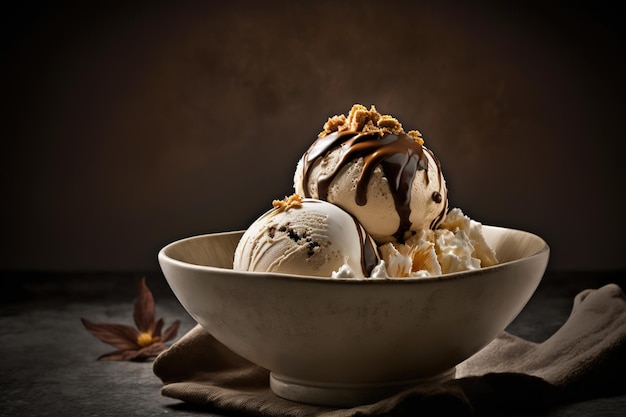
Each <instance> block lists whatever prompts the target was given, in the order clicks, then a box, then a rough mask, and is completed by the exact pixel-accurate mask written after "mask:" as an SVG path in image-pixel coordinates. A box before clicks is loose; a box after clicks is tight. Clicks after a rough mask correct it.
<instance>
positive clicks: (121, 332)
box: [81, 318, 140, 350]
mask: <svg viewBox="0 0 626 417" xmlns="http://www.w3.org/2000/svg"><path fill="white" fill-rule="evenodd" d="M81 321H82V322H83V326H85V328H86V329H87V330H88V331H89V332H90V333H91V334H92V335H94V336H95V337H97V338H98V339H100V340H101V341H102V342H104V343H107V344H109V345H112V346H115V347H116V348H118V349H121V350H126V349H139V347H140V346H139V345H138V344H137V334H138V333H137V330H135V329H133V328H132V327H130V326H127V325H125V324H112V323H93V322H91V321H89V320H87V319H83V318H81Z"/></svg>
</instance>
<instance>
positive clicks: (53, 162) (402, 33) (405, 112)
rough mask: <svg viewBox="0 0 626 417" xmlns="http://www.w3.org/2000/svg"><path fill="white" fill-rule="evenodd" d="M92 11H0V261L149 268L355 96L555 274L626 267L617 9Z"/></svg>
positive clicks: (31, 7) (273, 185)
mask: <svg viewBox="0 0 626 417" xmlns="http://www.w3.org/2000/svg"><path fill="white" fill-rule="evenodd" d="M88 3H89V4H90V5H89V6H85V5H82V6H78V5H72V4H71V3H68V2H54V5H43V4H37V3H32V2H22V3H20V5H19V6H14V8H13V9H11V10H8V11H7V12H6V13H3V16H2V20H3V22H2V23H3V26H2V27H3V34H2V37H3V40H2V42H3V48H4V52H3V56H4V58H3V60H4V63H3V67H2V84H1V85H0V87H1V88H2V99H3V100H2V102H3V103H2V115H1V116H0V117H1V122H2V125H1V132H2V133H1V135H2V149H3V150H2V153H1V168H0V169H1V171H0V175H1V177H2V179H1V181H2V182H1V183H0V185H1V187H2V195H3V203H2V213H1V214H2V216H1V223H0V227H1V231H2V239H1V241H2V243H1V247H0V268H1V269H34V270H41V269H49V270H120V269H121V270H129V269H130V270H145V269H156V268H158V265H157V262H156V253H157V251H158V249H159V248H160V247H162V246H163V245H165V244H166V243H169V242H170V241H172V240H174V239H178V238H182V237H186V236H189V235H194V234H201V233H207V232H217V231H227V230H234V229H241V228H245V227H246V226H247V225H248V224H249V223H250V222H251V221H253V220H254V219H255V218H256V216H257V215H259V214H260V213H261V212H263V211H265V210H266V209H267V208H269V206H270V202H271V200H272V199H274V198H280V197H282V196H284V195H285V194H289V193H291V176H292V172H293V169H294V167H295V163H296V161H297V159H298V158H299V156H300V155H301V154H302V152H303V151H304V150H305V149H306V147H307V146H308V144H309V143H310V142H311V141H312V140H313V139H314V138H315V136H316V134H317V133H318V131H319V130H320V129H321V126H322V124H323V123H324V121H325V120H326V119H327V118H328V117H329V116H332V115H334V114H337V113H344V112H347V111H348V110H349V108H350V106H351V105H352V104H353V103H361V104H364V105H367V106H369V105H371V104H374V105H376V106H377V108H378V109H379V110H380V111H381V112H383V113H390V114H393V115H394V116H396V117H398V118H399V119H400V121H401V122H402V123H403V125H404V127H405V128H408V129H414V128H416V129H419V130H421V131H422V133H423V135H424V137H425V139H426V143H427V145H428V146H429V147H430V148H431V149H433V150H434V151H435V152H436V153H437V154H438V156H439V157H440V159H441V161H442V163H443V167H444V173H445V174H446V178H447V180H448V186H449V189H450V203H451V205H452V206H459V207H461V208H463V209H464V211H465V212H466V213H467V214H469V215H470V216H472V217H473V218H475V219H476V220H479V221H481V222H483V223H486V224H495V225H501V226H507V227H516V228H522V229H527V230H530V231H533V232H536V233H538V234H540V235H541V236H543V237H544V238H545V239H546V240H547V241H548V243H549V244H550V245H551V247H552V259H551V263H550V267H551V268H553V269H624V268H626V257H625V256H623V253H624V243H623V242H624V236H625V234H626V227H625V226H624V223H625V221H624V220H623V217H622V216H623V214H622V211H623V209H622V207H623V206H622V205H621V200H622V194H623V192H624V190H623V176H624V175H623V173H624V166H623V155H624V127H623V125H624V123H623V120H624V117H625V112H624V110H625V108H624V107H625V106H624V92H625V88H624V80H623V75H624V69H625V65H624V48H623V37H622V34H623V31H622V30H621V29H619V27H618V17H619V14H618V13H617V10H616V9H615V10H613V9H611V8H608V7H607V6H604V7H603V8H602V7H600V6H592V5H591V4H592V3H591V2H589V4H587V3H580V2H579V3H571V2H567V3H565V2H563V3H562V4H558V3H543V2H537V3H535V2H530V3H528V2H524V5H521V4H518V5H510V4H507V5H499V6H497V5H495V4H491V3H486V2H467V3H466V4H465V3H453V2H437V3H438V5H437V6H435V5H426V4H419V3H418V4H414V3H411V2H408V1H392V0H387V1H382V2H369V1H361V2H341V5H340V6H339V5H336V4H335V3H339V2H331V1H316V2H283V3H281V2H261V1H256V2H250V1H249V2H236V1H233V2H222V3H219V2H199V1H198V2H189V1H186V2H169V3H167V2H150V3H147V2H142V3H134V5H132V6H131V5H124V6H121V5H116V4H115V3H111V2H106V3H99V2H95V3H94V2H88ZM416 3H417V2H416ZM503 3H508V2H503ZM516 3H517V2H516ZM520 3H522V2H520ZM461 4H464V5H461Z"/></svg>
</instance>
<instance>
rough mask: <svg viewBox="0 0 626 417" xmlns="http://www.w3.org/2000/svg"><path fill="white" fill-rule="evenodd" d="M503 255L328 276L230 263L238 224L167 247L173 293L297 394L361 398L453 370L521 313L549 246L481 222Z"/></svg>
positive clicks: (326, 400)
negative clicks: (389, 275) (394, 275)
mask: <svg viewBox="0 0 626 417" xmlns="http://www.w3.org/2000/svg"><path fill="white" fill-rule="evenodd" d="M483 231H484V234H485V238H486V239H487V241H488V242H489V243H490V244H491V245H492V247H493V248H494V249H495V251H496V254H497V255H498V259H499V260H500V261H501V263H500V264H498V265H496V266H493V267H488V268H483V269H480V270H475V271H467V272H461V273H454V274H448V275H443V276H440V277H431V278H412V279H366V280H355V279H331V278H317V277H303V276H295V275H286V274H270V273H252V272H239V271H233V270H232V269H231V268H232V261H233V253H234V250H235V247H236V246H237V243H238V241H239V238H240V236H241V234H242V232H228V233H217V234H210V235H201V236H195V237H190V238H187V239H182V240H179V241H176V242H173V243H171V244H169V245H167V246H166V247H164V248H163V249H162V250H161V251H160V252H159V263H160V265H161V268H162V270H163V273H164V275H165V277H166V279H167V281H168V283H169V285H170V287H171V288H172V290H173V292H174V294H175V295H176V297H177V298H178V300H179V301H180V303H181V304H182V305H183V307H184V308H185V309H186V310H187V311H188V312H189V314H190V315H191V316H192V317H193V318H194V319H195V320H196V321H197V322H198V323H200V324H201V325H202V326H203V327H204V328H205V329H207V330H208V331H209V332H210V333H211V334H212V335H213V336H215V338H216V339H217V340H219V341H220V342H222V343H223V344H224V345H226V346H227V347H228V348H230V349H231V350H233V351H234V352H236V353H238V354H239V355H241V356H243V357H245V358H247V359H249V360H250V361H252V362H254V363H256V364H258V365H260V366H262V367H264V368H267V369H268V370H270V371H271V372H272V380H271V386H272V389H274V391H275V392H276V393H277V394H278V395H281V396H283V397H287V398H289V399H293V400H297V401H304V402H311V403H318V404H327V405H353V404H356V403H363V402H369V401H372V400H375V399H376V398H377V396H381V395H384V394H385V393H386V392H387V391H389V389H391V390H393V389H394V388H398V387H400V386H406V385H408V384H411V383H415V382H416V381H420V380H426V379H433V378H435V379H436V378H438V377H439V376H450V375H451V374H453V372H452V371H453V369H454V367H455V366H456V365H457V364H459V363H460V362H462V361H463V360H465V359H467V358H468V357H470V356H471V355H473V354H474V353H476V352H478V351H479V350H480V349H482V348H483V347H484V346H486V345H487V344H488V343H489V342H491V341H492V340H493V339H494V338H495V337H496V336H497V335H498V334H499V333H500V332H502V331H503V330H504V329H505V328H506V326H507V325H508V324H509V323H510V322H511V321H512V320H513V319H514V318H515V317H516V316H517V315H518V314H519V312H520V311H521V310H522V308H523V307H524V305H525V304H526V303H527V302H528V300H529V299H530V297H531V296H532V294H533V292H534V291H535V289H536V288H537V286H538V284H539V282H540V280H541V278H542V276H543V273H544V271H545V268H546V265H547V262H548V258H549V247H548V245H547V244H546V242H545V241H544V240H543V239H541V238H540V237H538V236H536V235H533V234H531V233H528V232H524V231H520V230H513V229H505V228H499V227H493V226H483Z"/></svg>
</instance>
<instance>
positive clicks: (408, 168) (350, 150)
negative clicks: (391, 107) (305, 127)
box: [294, 105, 448, 243]
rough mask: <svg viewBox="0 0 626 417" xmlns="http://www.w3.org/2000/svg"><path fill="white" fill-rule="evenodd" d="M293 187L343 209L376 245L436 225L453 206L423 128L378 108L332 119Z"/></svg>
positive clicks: (355, 109) (355, 108)
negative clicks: (405, 127)
mask: <svg viewBox="0 0 626 417" xmlns="http://www.w3.org/2000/svg"><path fill="white" fill-rule="evenodd" d="M294 189H295V191H296V193H298V194H300V195H303V196H305V197H311V198H316V199H321V200H326V201H329V202H330V203H333V204H336V205H338V206H340V207H342V208H343V209H344V210H346V211H347V212H349V213H350V214H352V215H353V216H354V217H356V218H357V220H358V221H359V222H360V223H361V224H362V225H363V227H364V228H365V230H367V232H368V233H370V234H371V236H372V237H373V238H374V239H375V240H376V241H377V242H379V243H380V242H388V241H404V240H405V239H406V238H408V237H410V235H411V234H413V233H414V232H417V231H419V230H422V229H435V228H436V227H437V226H438V225H439V224H440V223H441V222H442V221H443V220H444V218H445V215H446V212H447V208H448V191H447V187H446V183H445V180H444V177H443V173H442V170H441V165H440V163H439V160H438V159H437V157H436V156H435V155H434V154H433V152H432V151H430V150H429V149H427V148H426V147H425V146H424V141H423V139H422V137H421V134H420V133H419V132H418V131H416V130H413V131H409V132H408V133H405V132H404V130H403V129H402V125H401V124H400V123H399V122H398V121H397V120H396V119H394V118H392V117H391V116H388V115H381V114H380V113H378V112H377V111H376V109H375V108H374V106H372V108H371V109H370V110H367V109H366V108H365V107H363V106H361V105H354V106H353V107H352V109H351V111H350V113H349V115H348V117H346V116H344V115H340V116H335V117H332V118H330V119H329V120H328V122H327V123H326V124H325V125H324V131H323V132H322V133H320V136H319V137H318V139H317V140H316V141H315V142H314V143H313V144H312V145H311V146H310V147H309V149H308V150H307V151H306V152H305V154H304V155H303V156H302V158H301V159H300V161H299V162H298V165H297V167H296V171H295V174H294Z"/></svg>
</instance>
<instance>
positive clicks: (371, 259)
mask: <svg viewBox="0 0 626 417" xmlns="http://www.w3.org/2000/svg"><path fill="white" fill-rule="evenodd" d="M307 201H309V202H311V203H312V202H315V200H307ZM351 217H352V220H354V227H356V231H357V233H358V235H359V242H361V270H362V271H363V275H364V276H365V277H369V276H370V275H371V274H372V270H373V269H374V268H375V267H376V265H378V263H379V262H380V256H379V254H378V247H377V246H376V242H374V241H373V240H372V238H371V237H370V235H368V234H367V232H366V231H365V229H363V226H361V223H359V222H358V220H357V219H355V218H354V216H351Z"/></svg>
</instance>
